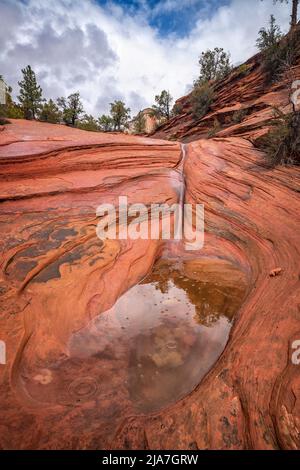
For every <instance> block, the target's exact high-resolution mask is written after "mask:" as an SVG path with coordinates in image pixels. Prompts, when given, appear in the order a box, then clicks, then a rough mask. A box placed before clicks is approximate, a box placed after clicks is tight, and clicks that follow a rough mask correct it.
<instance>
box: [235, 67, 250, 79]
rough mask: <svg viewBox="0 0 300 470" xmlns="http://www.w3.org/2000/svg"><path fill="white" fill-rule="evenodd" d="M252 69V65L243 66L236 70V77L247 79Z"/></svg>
mask: <svg viewBox="0 0 300 470" xmlns="http://www.w3.org/2000/svg"><path fill="white" fill-rule="evenodd" d="M251 68H252V65H251V64H242V65H240V66H239V67H238V68H237V69H236V72H235V75H236V76H237V77H247V75H249V73H250V71H251Z"/></svg>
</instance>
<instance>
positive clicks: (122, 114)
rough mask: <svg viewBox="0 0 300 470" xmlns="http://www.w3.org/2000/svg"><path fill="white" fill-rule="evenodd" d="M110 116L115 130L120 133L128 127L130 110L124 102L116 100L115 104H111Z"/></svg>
mask: <svg viewBox="0 0 300 470" xmlns="http://www.w3.org/2000/svg"><path fill="white" fill-rule="evenodd" d="M110 115H111V118H112V121H113V126H114V130H116V131H119V132H120V131H123V130H124V129H126V128H127V127H128V122H129V119H130V108H126V106H125V103H124V102H123V101H120V100H115V101H114V102H113V103H110Z"/></svg>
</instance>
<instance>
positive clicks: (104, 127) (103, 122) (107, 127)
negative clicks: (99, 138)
mask: <svg viewBox="0 0 300 470" xmlns="http://www.w3.org/2000/svg"><path fill="white" fill-rule="evenodd" d="M98 124H99V127H100V130H101V131H103V132H109V131H112V130H113V120H112V118H111V117H110V116H107V115H106V114H102V116H100V117H99V119H98Z"/></svg>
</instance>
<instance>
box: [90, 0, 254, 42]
mask: <svg viewBox="0 0 300 470" xmlns="http://www.w3.org/2000/svg"><path fill="white" fill-rule="evenodd" d="M249 1H250V0H249ZM98 3H99V4H100V5H102V6H108V5H109V4H111V3H112V2H111V0H98ZM114 3H115V4H117V5H119V6H120V7H122V8H124V9H125V10H127V11H129V12H130V13H131V14H133V15H136V14H138V13H141V14H144V13H146V15H147V18H148V22H149V24H150V25H151V26H152V27H153V28H155V29H157V30H158V32H159V35H160V36H161V37H166V36H169V35H176V36H177V37H183V36H186V35H187V34H188V33H189V32H190V31H191V30H192V29H193V26H194V24H195V18H199V17H201V16H202V17H203V18H204V19H206V18H210V17H211V16H212V15H213V14H214V12H215V11H216V10H217V9H218V8H220V7H221V6H223V5H228V4H229V3H230V0H211V1H207V0H188V1H183V0H145V1H141V0H115V1H114Z"/></svg>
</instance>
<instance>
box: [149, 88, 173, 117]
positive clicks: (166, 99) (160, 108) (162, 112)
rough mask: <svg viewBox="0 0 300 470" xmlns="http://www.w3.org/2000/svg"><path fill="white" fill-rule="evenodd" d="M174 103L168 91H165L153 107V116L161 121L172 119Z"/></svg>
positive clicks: (156, 98)
mask: <svg viewBox="0 0 300 470" xmlns="http://www.w3.org/2000/svg"><path fill="white" fill-rule="evenodd" d="M172 101H173V98H172V96H171V94H170V92H169V91H167V90H163V91H162V92H161V93H160V94H159V95H156V96H155V102H156V104H154V105H153V106H152V110H153V115H154V116H155V117H157V118H159V119H160V118H165V119H170V114H171V104H172Z"/></svg>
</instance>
